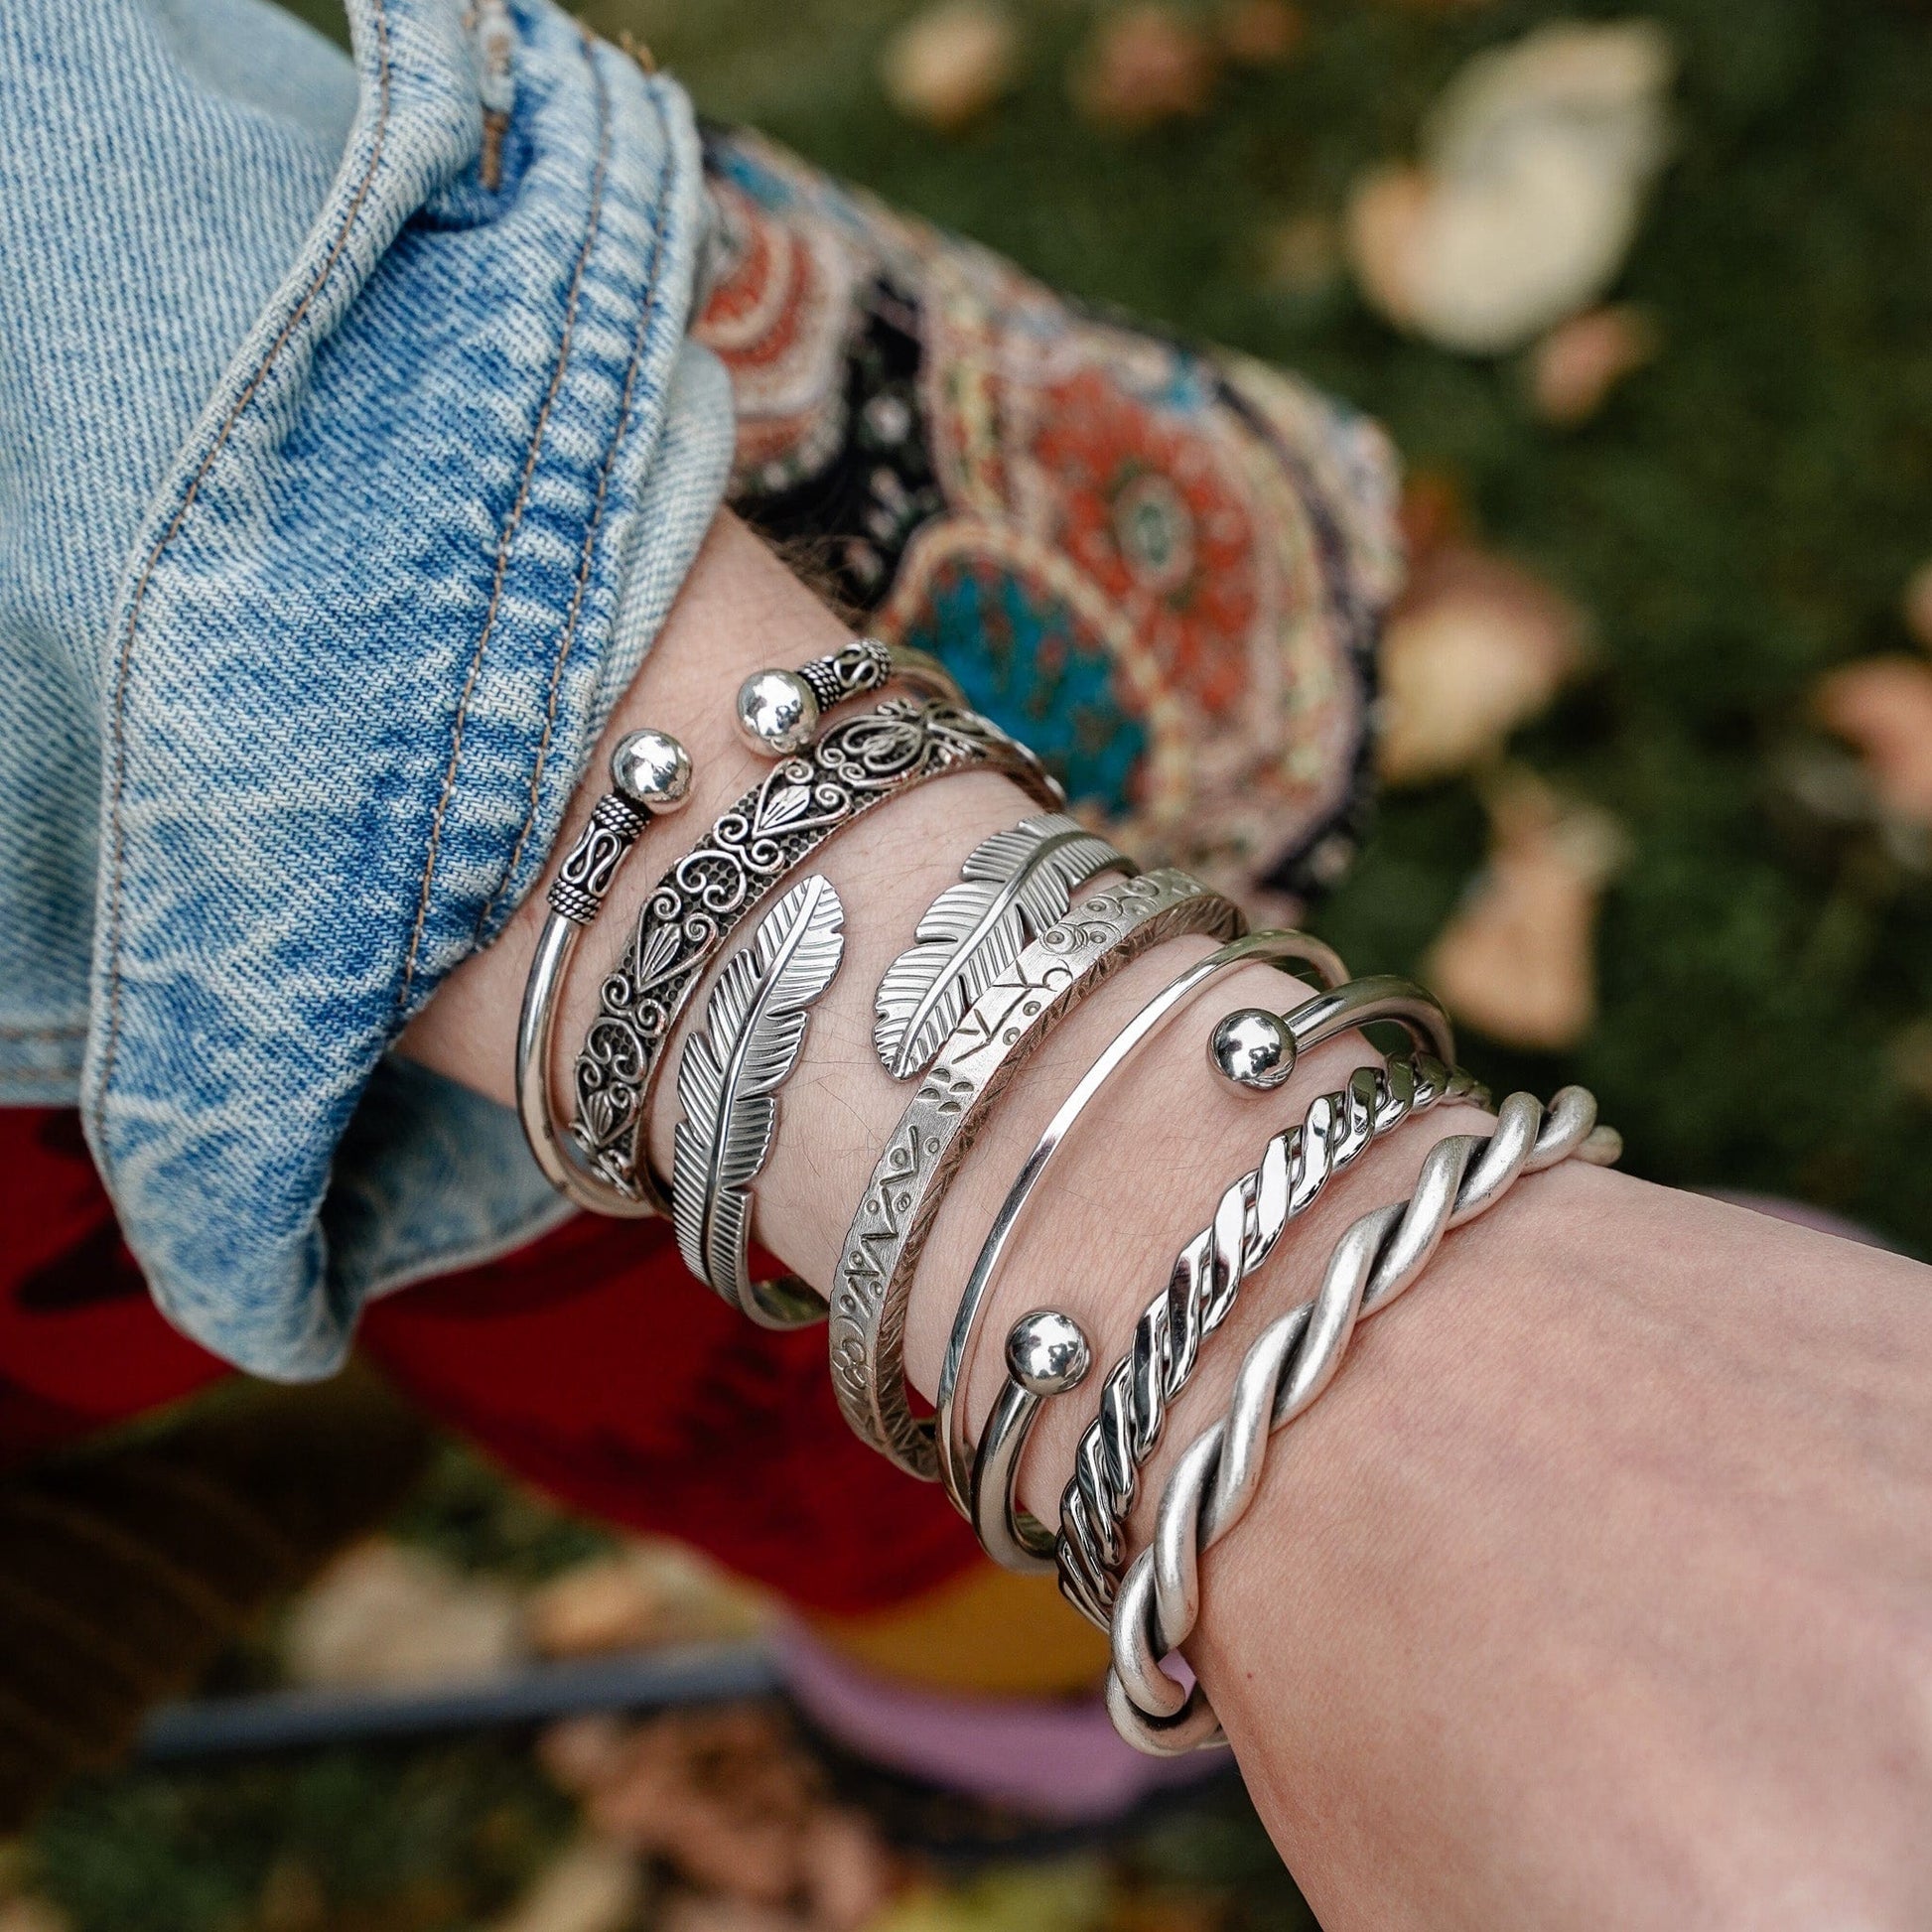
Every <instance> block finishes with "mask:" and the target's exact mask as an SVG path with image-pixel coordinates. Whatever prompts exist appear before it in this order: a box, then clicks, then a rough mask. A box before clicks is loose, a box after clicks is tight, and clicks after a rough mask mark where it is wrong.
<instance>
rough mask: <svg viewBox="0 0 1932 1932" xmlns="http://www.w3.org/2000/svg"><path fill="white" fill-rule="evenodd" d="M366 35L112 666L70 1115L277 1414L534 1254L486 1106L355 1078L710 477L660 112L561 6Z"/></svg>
mask: <svg viewBox="0 0 1932 1932" xmlns="http://www.w3.org/2000/svg"><path fill="white" fill-rule="evenodd" d="M350 16H351V25H352V28H353V36H354V45H355V56H354V58H355V67H356V76H357V86H358V95H357V107H356V112H355V118H354V121H353V125H352V127H351V129H350V131H349V133H348V136H347V141H346V145H345V149H344V151H343V154H342V158H341V162H340V166H339V167H338V169H337V171H336V174H335V177H334V180H333V183H332V185H331V186H330V188H329V190H328V194H327V199H326V201H325V202H324V204H323V207H322V208H321V212H320V214H319V215H317V216H316V217H315V218H314V220H313V223H312V225H311V226H310V227H309V228H308V231H307V235H306V239H305V240H304V242H303V244H302V246H301V251H300V254H299V257H298V258H297V259H296V261H295V263H294V265H293V267H292V268H289V269H288V270H287V271H286V273H285V274H284V275H283V276H282V279H281V280H280V282H279V285H278V286H277V287H276V288H275V289H274V292H273V294H272V296H271V297H270V299H269V300H268V301H267V303H266V306H265V307H264V308H262V309H261V311H260V313H259V314H258V315H257V316H256V318H255V320H254V322H253V324H252V327H251V328H250V329H249V330H248V333H247V337H246V340H245V341H244V342H242V344H241V345H240V347H239V349H238V351H236V352H235V353H233V354H232V356H231V357H230V358H229V359H228V360H227V362H226V365H225V371H224V373H223V374H222V375H221V377H220V380H219V384H218V386H217V387H216V388H215V390H214V393H213V394H212V396H211V397H210V398H208V399H207V402H206V404H205V406H204V407H203V408H202V409H201V411H200V414H199V417H198V419H197V420H196V422H195V424H194V427H193V429H192V431H191V432H190V433H189V435H188V436H187V439H186V441H185V443H184V444H182V445H181V447H180V448H179V450H178V452H177V454H176V455H175V456H174V458H173V461H172V465H171V467H170V469H169V470H168V473H167V474H166V476H165V477H163V478H160V479H158V480H157V483H158V486H157V487H156V488H155V490H154V491H153V493H152V494H151V496H150V497H149V498H148V499H147V502H146V507H145V509H144V511H143V513H142V516H141V520H140V526H139V529H138V532H137V533H136V534H135V536H134V538H133V541H132V545H131V548H130V550H129V552H128V556H127V565H126V570H125V574H124V577H123V579H122V581H121V584H120V588H119V592H118V601H117V606H116V608H115V611H114V615H113V618H112V621H111V624H110V626H109V627H108V629H107V633H106V636H105V638H104V641H103V644H102V649H101V655H100V658H99V718H100V744H99V770H100V785H99V792H98V857H97V864H96V867H95V873H94V882H93V885H94V891H93V903H92V923H91V946H90V964H89V977H88V982H87V998H86V1002H85V1013H86V1021H85V1025H86V1035H85V1057H84V1062H83V1066H82V1070H81V1094H80V1099H81V1106H82V1113H83V1119H84V1122H85V1125H86V1128H87V1132H88V1136H89V1140H90V1142H91V1145H92V1147H93V1150H94V1154H95V1158H96V1160H97V1162H98V1163H99V1166H100V1168H101V1172H102V1173H103V1175H104V1177H105V1179H106V1181H107V1184H108V1187H109V1189H110V1191H111V1193H112V1195H113V1198H114V1201H115V1205H116V1207H117V1210H118V1212H119V1214H120V1217H121V1221H122V1224H123V1227H124V1229H125V1231H126V1233H127V1236H128V1239H129V1241H130V1244H131V1245H132V1247H133V1249H134V1251H135V1253H136V1255H137V1256H138V1257H139V1259H140V1261H141V1263H142V1265H143V1268H144V1269H145V1271H146V1273H147V1276H148V1279H149V1281H150V1284H151V1285H152V1287H153V1290H154V1293H155V1295H156V1297H157V1299H158V1301H159V1302H160V1303H161V1305H162V1307H163V1309H164V1310H165V1311H166V1312H167V1313H168V1314H169V1315H170V1316H171V1318H172V1319H174V1321H175V1322H176V1323H177V1324H178V1325H179V1326H181V1327H182V1328H184V1329H186V1330H187V1331H188V1332H189V1333H190V1334H192V1335H194V1336H195V1337H196V1338H197V1339H199V1340H201V1341H203V1342H205V1343H206V1344H207V1345H208V1346H209V1347H211V1348H214V1349H216V1350H218V1351H219V1352H220V1353H222V1354H223V1355H225V1356H227V1357H228V1358H229V1359H231V1360H233V1361H235V1362H237V1363H240V1364H242V1365H243V1366H245V1367H248V1368H250V1369H253V1370H255V1371H257V1372H259V1373H263V1374H268V1375H274V1376H280V1377H289V1378H299V1377H307V1376H314V1375H318V1374H323V1373H326V1372H328V1371H329V1370H331V1369H332V1368H333V1367H334V1366H336V1364H337V1363H338V1362H339V1361H340V1360H341V1358H342V1356H343V1354H344V1352H345V1348H346V1346H347V1341H348V1337H349V1334H350V1331H351V1329H352V1325H353V1321H354V1317H355V1312H356V1310H357V1307H358V1305H359V1303H360V1302H361V1301H362V1300H363V1299H364V1298H365V1297H366V1296H367V1295H369V1294H371V1293H375V1292H379V1291H380V1290H381V1289H382V1288H384V1287H386V1286H392V1285H394V1284H395V1283H397V1282H399V1281H403V1280H407V1279H412V1278H413V1277H415V1276H417V1275H421V1274H426V1273H432V1272H435V1271H436V1270H437V1269H439V1268H441V1267H447V1266H451V1265H455V1264H456V1263H458V1262H461V1261H463V1260H466V1259H474V1258H476V1257H477V1256H479V1255H481V1254H484V1253H487V1252H490V1251H491V1250H493V1249H499V1248H502V1247H505V1246H508V1245H511V1244H512V1243H513V1242H515V1241H516V1240H519V1239H522V1238H524V1237H526V1236H527V1235H530V1234H533V1233H535V1232H537V1231H539V1230H540V1228H541V1227H542V1226H544V1225H546V1224H547V1223H548V1222H549V1221H550V1220H552V1219H554V1218H555V1217H556V1214H557V1212H558V1208H557V1205H556V1203H555V1202H554V1200H553V1199H552V1197H551V1196H550V1195H549V1194H548V1191H547V1190H546V1189H545V1188H544V1187H543V1185H542V1183H541V1181H540V1178H539V1177H538V1176H537V1174H536V1171H535V1169H534V1166H533V1165H532V1164H531V1163H530V1162H529V1160H528V1158H527V1156H526V1155H525V1154H524V1153H523V1151H522V1149H521V1146H520V1144H519V1143H518V1142H517V1140H516V1138H515V1127H514V1122H513V1119H512V1117H511V1116H510V1115H508V1114H507V1113H506V1112H505V1111H504V1110H502V1109H500V1108H496V1107H492V1106H490V1105H488V1104H487V1103H485V1102H483V1101H481V1100H479V1099H477V1098H476V1097H475V1096H471V1095H467V1094H463V1093H461V1092H459V1091H458V1090H457V1089H455V1088H453V1087H450V1086H449V1085H448V1084H447V1083H444V1082H441V1081H438V1080H435V1079H433V1078H432V1077H430V1076H427V1075H413V1074H409V1073H406V1072H404V1071H401V1070H399V1069H396V1068H394V1067H389V1068H386V1069H384V1071H383V1072H382V1074H381V1077H380V1078H377V1077H376V1076H377V1071H378V1068H379V1067H381V1066H382V1063H383V1056H384V1053H385V1050H386V1048H387V1047H388V1045H389V1043H390V1042H391V1041H392V1040H393V1039H394V1037H395V1036H396V1035H397V1034H398V1032H399V1031H400V1030H401V1028H402V1027H403V1026H404V1025H405V1024H406V1023H407V1021H408V1020H409V1018H410V1017H411V1016H412V1015H413V1014H414V1013H415V1012H417V1011H418V1010H420V1008H421V1007H422V1005H423V1004H424V1002H425V1001H427V1000H428V999H429V997H430V995H431V994H432V993H433V992H434V990H435V988H436V986H437V984H438V982H439V981H440V980H441V979H442V977H443V976H444V975H445V974H446V973H447V972H448V971H449V970H450V969H451V968H452V967H453V966H454V965H455V964H457V962H458V961H460V960H461V959H463V958H464V957H465V956H466V955H467V954H469V953H470V952H471V951H473V950H474V949H475V948H477V947H478V946H480V945H482V944H485V943H487V941H488V940H489V939H490V938H491V937H492V936H493V935H494V934H495V933H496V932H497V931H498V930H499V929H500V928H501V926H502V924H503V922H504V921H505V920H506V919H507V917H508V916H509V914H510V912H511V910H512V909H513V908H514V906H515V904H516V903H517V901H518V900H519V898H521V897H523V896H524V895H525V894H526V893H527V892H528V891H529V890H530V888H531V887H532V885H533V884H534V882H535V881H536V879H537V877H538V874H539V872H540V871H541V869H542V866H543V863H544V860H545V857H546V855H547V853H548V851H549V848H550V846H551V843H552V841H553V840H554V837H555V835H556V831H557V828H558V825H559V823H560V821H561V817H562V813H563V810H564V806H565V803H566V801H567V799H568V797H569V795H570V793H571V791H572V790H573V788H574V787H575V785H576V783H577V781H578V779H579V777H580V775H581V773H582V770H583V766H584V763H585V760H586V759H587V757H588V755H589V751H590V749H591V747H592V746H593V745H594V744H595V742H596V739H597V735H598V733H599V731H600V729H601V727H602V725H603V722H604V720H605V717H606V716H607V714H608V712H609V709H610V707H611V705H612V703H613V701H614V699H615V698H616V696H617V694H618V693H619V692H620V691H621V689H622V687H623V685H624V683H625V682H626V681H627V680H628V678H629V676H630V675H631V673H632V672H634V670H635V669H636V666H637V664H638V662H639V661H640V659H641V657H642V655H643V653H644V651H645V650H646V649H647V648H648V646H649V643H650V641H651V639H652V637H653V636H654V634H655V631H656V628H657V626H658V624H659V623H660V622H661V620H662V617H663V615H664V612H665V611H666V609H667V608H668V605H669V602H670V599H671V597H672V596H673V595H674V594H675V590H676V587H677V585H678V583H679V582H680V581H681V579H682V577H683V575H684V573H685V571H686V569H687V568H688V566H689V564H690V561H691V559H692V558H693V556H694V555H695V553H696V550H697V547H698V545H699V543H700V541H701V540H702V537H703V535H704V532H705V529H706V527H707V526H708V524H709V522H710V520H711V518H712V516H713V514H714V513H715V510H716V507H717V504H718V502H719V499H720V496H721V493H722V491H723V488H724V484H725V480H726V476H727V473H728V470H729V465H730V460H731V440H732V419H731V400H730V394H729V388H728V385H727V383H726V382H725V379H724V377H723V374H722V372H721V371H720V370H719V369H718V368H717V367H716V365H715V364H714V363H712V362H711V360H710V359H709V358H708V357H707V356H706V355H705V354H704V353H703V351H701V350H699V349H697V348H695V347H694V346H692V345H689V344H688V343H687V341H686V328H687V324H688V321H689V318H690V311H691V304H692V297H693V284H694V277H695V272H696V267H697V262H698V257H699V255H700V252H701V250H702V246H703V242H704V233H705V224H706V216H707V205H706V202H705V191H704V187H703V177H702V167H701V158H700V153H699V147H698V142H697V138H696V133H695V130H694V127H693V124H692V119H691V115H690V111H689V107H688V104H687V102H686V101H685V99H684V97H683V95H682V93H681V92H680V91H679V90H678V88H677V87H676V86H675V85H674V84H672V83H671V82H670V81H668V80H667V79H665V78H663V77H661V76H656V75H650V74H646V73H644V72H643V71H641V70H640V69H638V68H637V66H636V65H634V64H633V63H632V62H631V61H629V60H628V59H626V58H625V57H623V56H621V55H620V54H618V53H617V52H615V51H614V50H612V49H610V48H608V47H605V46H603V45H601V44H599V43H597V42H596V41H594V40H593V39H591V38H590V37H589V36H587V35H586V34H585V33H584V32H583V31H582V30H581V29H580V28H579V27H578V26H577V25H576V24H575V23H574V22H572V21H571V20H569V19H568V18H567V17H566V16H565V15H564V14H563V13H562V12H560V11H559V10H558V9H556V8H555V7H552V6H550V5H548V4H544V3H543V0H531V4H518V5H512V6H508V7H504V6H502V5H501V4H500V0H498V4H493V5H487V4H486V5H483V6H481V7H479V8H477V9H475V10H474V11H473V14H472V16H471V18H470V20H469V21H466V19H465V17H464V15H463V14H462V13H461V12H460V10H459V8H458V6H457V5H456V4H455V0H352V4H351V6H350ZM479 19H480V23H481V24H480V26H479ZM372 1083H373V1084H372Z"/></svg>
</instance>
